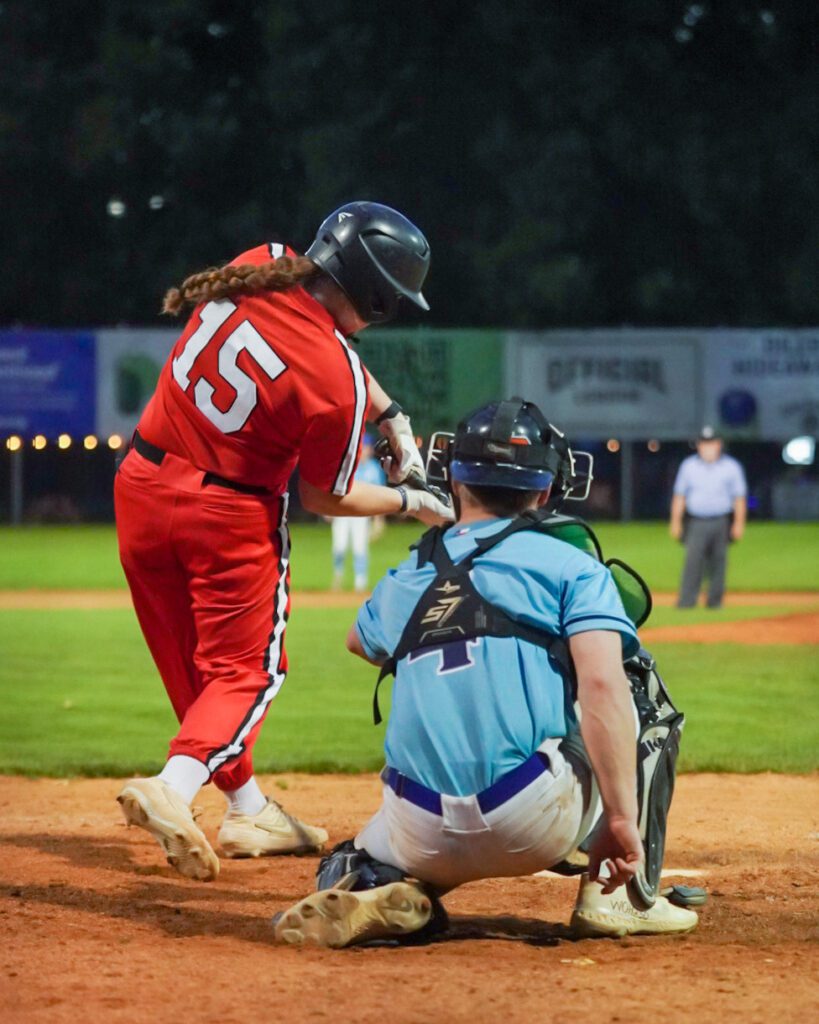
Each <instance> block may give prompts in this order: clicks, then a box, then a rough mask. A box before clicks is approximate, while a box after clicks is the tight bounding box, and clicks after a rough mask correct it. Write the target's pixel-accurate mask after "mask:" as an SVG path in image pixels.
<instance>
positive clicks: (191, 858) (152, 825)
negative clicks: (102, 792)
mask: <svg viewBox="0 0 819 1024" xmlns="http://www.w3.org/2000/svg"><path fill="white" fill-rule="evenodd" d="M117 800H118V801H119V803H120V805H121V807H122V813H123V814H124V815H125V820H126V821H127V822H128V824H129V825H137V826H139V828H144V829H145V830H146V831H147V832H150V833H151V835H152V836H153V837H154V839H156V841H157V842H158V843H159V845H160V846H161V847H162V850H163V851H164V853H165V856H166V857H167V859H168V863H169V864H170V865H171V867H174V868H176V870H177V871H178V872H179V874H180V875H184V876H185V878H195V879H198V880H199V881H201V882H209V881H211V880H212V879H214V878H216V876H217V875H218V874H219V858H218V857H217V856H216V854H215V853H214V852H213V849H212V847H211V845H210V843H209V842H208V841H207V839H206V838H205V833H204V832H203V831H202V830H201V829H200V828H199V826H198V825H197V824H196V822H195V821H194V820H193V814H192V813H191V809H190V807H188V805H187V804H186V803H185V801H184V800H183V799H182V797H181V796H179V794H178V793H176V792H174V790H172V789H171V788H170V786H167V785H165V783H164V782H162V781H161V780H160V779H132V780H131V782H129V783H127V784H126V785H125V786H124V787H123V789H122V792H121V793H120V794H119V796H118V797H117Z"/></svg>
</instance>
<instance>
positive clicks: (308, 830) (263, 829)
mask: <svg viewBox="0 0 819 1024" xmlns="http://www.w3.org/2000/svg"><path fill="white" fill-rule="evenodd" d="M327 838H328V836H327V832H326V830H325V829H323V828H318V827H317V826H315V825H306V824H305V823H304V822H303V821H299V819H298V818H294V817H293V815H292V814H288V813H287V811H285V810H283V809H282V808H281V807H280V806H279V805H278V804H277V803H276V801H275V800H268V801H267V804H266V806H265V807H264V809H263V810H261V811H259V813H258V814H237V813H236V812H234V811H228V812H227V814H226V815H225V817H224V820H223V821H222V827H221V828H220V829H219V836H218V839H219V846H220V847H221V848H222V850H223V851H224V854H225V856H226V857H264V856H272V855H275V854H281V853H315V852H316V851H317V850H320V849H321V848H322V846H323V845H324V844H325V843H326V842H327Z"/></svg>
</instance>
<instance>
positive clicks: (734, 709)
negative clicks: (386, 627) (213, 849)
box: [0, 524, 819, 776]
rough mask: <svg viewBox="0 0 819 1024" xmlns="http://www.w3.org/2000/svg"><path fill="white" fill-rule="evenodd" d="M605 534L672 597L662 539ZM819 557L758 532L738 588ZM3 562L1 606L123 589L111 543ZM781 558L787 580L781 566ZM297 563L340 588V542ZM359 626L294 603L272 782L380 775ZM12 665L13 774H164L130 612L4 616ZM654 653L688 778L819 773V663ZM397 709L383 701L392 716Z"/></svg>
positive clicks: (298, 544)
mask: <svg viewBox="0 0 819 1024" xmlns="http://www.w3.org/2000/svg"><path fill="white" fill-rule="evenodd" d="M600 533H601V538H602V540H603V544H604V550H606V553H607V554H614V553H616V554H617V555H618V556H619V557H623V558H625V559H626V560H629V559H631V560H632V561H633V563H634V564H635V565H636V566H637V567H638V568H641V569H642V571H643V572H644V574H645V575H646V576H647V577H648V579H649V580H650V581H651V582H652V584H653V586H654V587H655V588H656V589H673V588H674V586H675V582H676V574H677V572H678V569H679V561H680V555H679V551H678V549H677V548H676V546H675V545H673V544H671V542H670V541H669V540H668V539H667V536H666V534H665V529H664V527H663V526H662V525H661V524H657V525H654V524H651V525H640V524H635V525H633V526H615V525H608V526H605V527H604V528H602V529H601V530H600ZM415 535H417V531H414V530H412V528H410V527H406V526H402V527H397V528H395V527H392V528H390V530H389V531H388V533H387V535H386V536H385V538H384V539H383V540H382V541H380V542H379V543H378V544H377V545H376V546H375V548H374V558H373V563H374V572H375V573H378V572H381V571H383V570H384V569H385V568H386V567H387V566H388V565H389V564H394V562H395V561H397V560H398V559H399V558H400V557H402V556H403V552H404V550H405V549H406V545H407V544H408V543H409V541H410V540H411V539H412V537H413V536H415ZM818 541H819V527H816V526H783V525H773V524H764V525H760V526H754V527H753V528H752V530H751V531H750V533H749V537H748V541H747V544H746V545H744V546H743V547H742V548H738V549H737V551H736V552H734V563H735V566H734V567H733V569H732V577H731V584H732V585H733V586H734V587H735V588H737V589H740V588H741V589H749V590H753V589H756V590H760V589H787V590H807V589H814V590H819V580H817V579H816V570H815V568H814V567H815V563H816V559H815V552H816V548H817V542H818ZM0 550H2V552H3V557H2V559H0V590H2V589H15V588H16V589H22V588H29V587H39V588H52V587H59V588H94V589H97V588H102V589H105V588H119V587H122V586H123V585H124V584H123V580H122V577H121V573H120V571H119V568H118V565H117V561H116V547H115V540H114V535H113V532H112V530H111V529H109V528H101V527H80V528H59V529H56V528H46V529H35V528H27V529H23V530H20V531H9V530H6V531H0ZM774 551H775V552H776V553H777V556H778V561H777V567H776V571H774V570H773V569H771V568H770V565H769V563H770V561H771V557H772V552H774ZM811 552H813V555H812V554H811ZM294 562H295V565H294V586H295V587H296V588H298V589H306V588H323V587H324V586H326V583H327V577H328V571H327V570H328V565H329V530H327V529H326V528H324V527H312V526H299V527H297V528H296V529H294ZM766 566H767V567H768V568H767V569H766ZM752 570H753V572H755V573H757V574H760V575H763V576H764V578H763V579H762V580H760V579H759V578H757V577H756V576H753V575H752V574H751V571H752ZM817 603H818V604H819V593H817ZM785 610H786V609H785V608H783V607H782V606H773V605H772V606H762V607H751V606H744V607H735V608H726V609H722V610H721V611H718V612H711V611H707V610H703V609H698V610H694V611H687V612H679V611H677V610H676V609H674V608H658V609H656V610H655V612H654V614H653V616H652V618H651V620H650V624H651V625H666V624H672V623H680V622H685V623H693V622H699V621H708V622H713V621H732V620H738V619H743V618H751V617H763V616H765V615H772V614H777V613H778V614H782V612H783V611H785ZM353 615H354V611H353V610H352V609H336V608H323V609H320V608H319V609H317V608H300V607H299V606H298V602H296V605H295V608H294V612H293V617H292V620H291V623H290V626H289V628H288V650H289V653H290V661H291V673H290V677H289V679H288V681H287V683H286V685H285V686H284V688H283V690H282V692H281V694H280V695H279V696H278V697H277V698H276V700H275V702H274V703H273V705H272V708H271V711H270V714H269V716H268V720H267V722H266V724H265V726H264V728H263V729H262V733H261V738H260V740H259V742H258V744H257V747H256V755H257V756H256V760H257V765H258V767H259V769H260V770H267V771H283V770H308V771H321V770H329V769H334V770H342V771H364V770H371V769H374V768H377V767H378V766H379V764H380V762H381V745H382V742H383V726H381V727H380V728H375V727H374V726H373V725H372V724H371V719H370V706H371V697H372V687H373V684H374V682H375V671H374V670H373V669H371V668H370V667H368V666H367V665H365V664H364V663H363V662H360V661H359V660H358V659H355V658H353V657H352V656H349V655H347V654H346V652H344V650H343V637H344V634H345V633H346V630H347V628H348V626H349V624H350V622H351V621H352V618H353ZM0 652H2V654H1V655H0V658H1V660H0V699H2V702H3V708H4V713H3V715H2V717H0V771H2V772H12V773H23V774H27V775H38V774H45V775H56V776H66V775H126V774H129V773H133V772H139V773H141V772H150V771H154V770H156V769H158V767H159V766H160V765H161V764H162V762H163V760H164V756H165V753H166V743H167V740H168V739H169V738H170V737H171V736H172V735H173V732H174V729H175V722H174V718H173V714H172V712H171V710H170V707H169V705H168V702H167V699H166V697H165V694H164V691H163V689H162V685H161V683H160V681H159V678H158V676H157V674H156V670H155V669H154V666H153V663H152V661H151V659H150V656H149V654H148V651H147V649H146V647H145V645H144V642H143V640H142V637H141V634H140V632H139V628H138V626H137V624H136V621H135V619H134V616H133V614H132V612H130V611H126V610H117V609H112V610H105V611H82V610H66V611H49V612H43V611H23V610H5V611H0ZM654 653H655V655H656V657H657V659H658V662H659V664H660V667H661V671H662V674H663V676H664V678H665V679H666V681H667V683H668V684H669V686H670V687H671V690H672V692H673V694H674V696H675V698H676V699H677V701H678V703H679V705H680V706H681V707H682V708H683V710H685V712H686V713H687V715H688V725H687V727H686V735H685V737H684V740H683V747H682V755H681V768H682V769H683V770H689V771H691V770H714V771H746V772H747V771H762V770H772V771H782V772H809V771H815V770H816V769H817V768H819V735H818V734H817V727H816V724H815V723H816V717H815V715H812V714H806V710H805V709H807V708H812V707H813V706H814V703H815V697H816V693H817V691H818V690H819V664H817V658H816V654H815V648H812V647H794V648H787V647H755V648H748V647H743V646H740V645H735V644H724V645H718V646H717V645H712V646H699V645H690V644H682V643H674V644H658V645H656V647H655V649H654ZM383 689H384V690H388V689H389V688H388V687H386V686H385V687H384V688H383ZM388 706H389V698H388V695H387V694H385V695H384V700H383V701H382V707H383V709H384V710H386V709H387V708H388Z"/></svg>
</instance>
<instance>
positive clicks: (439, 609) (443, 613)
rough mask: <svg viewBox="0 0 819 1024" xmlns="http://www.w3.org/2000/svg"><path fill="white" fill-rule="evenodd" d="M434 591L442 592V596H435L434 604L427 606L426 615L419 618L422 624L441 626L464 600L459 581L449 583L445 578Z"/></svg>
mask: <svg viewBox="0 0 819 1024" xmlns="http://www.w3.org/2000/svg"><path fill="white" fill-rule="evenodd" d="M435 593H436V594H442V595H443V596H442V597H439V598H437V600H436V602H435V604H434V605H432V607H431V608H429V610H428V611H427V613H426V615H425V616H424V617H423V619H421V624H422V625H423V626H432V625H435V626H443V625H444V623H445V622H446V621H447V619H449V618H450V617H451V616H452V614H453V613H454V611H455V609H456V608H457V607H458V606H459V605H460V604H462V602H463V600H464V595H463V594H461V585H460V584H459V583H449V582H448V581H447V580H444V582H443V583H442V584H441V586H440V587H436V588H435Z"/></svg>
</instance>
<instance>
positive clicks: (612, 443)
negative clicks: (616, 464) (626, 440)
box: [606, 437, 620, 452]
mask: <svg viewBox="0 0 819 1024" xmlns="http://www.w3.org/2000/svg"><path fill="white" fill-rule="evenodd" d="M606 448H608V450H609V451H610V452H619V451H620V442H619V441H618V440H617V438H616V437H610V438H609V439H608V441H606Z"/></svg>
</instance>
